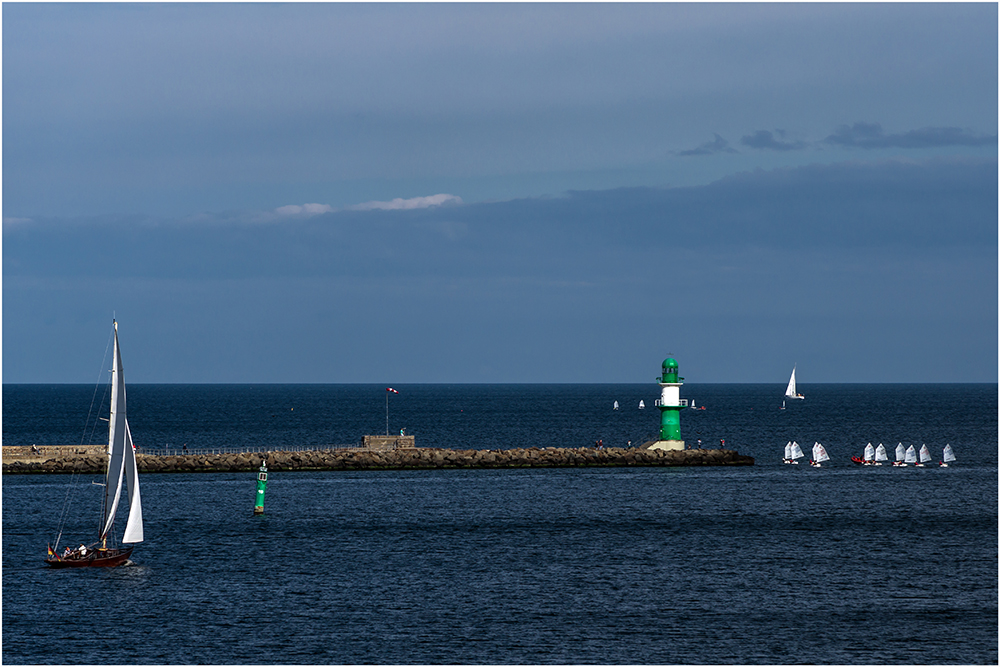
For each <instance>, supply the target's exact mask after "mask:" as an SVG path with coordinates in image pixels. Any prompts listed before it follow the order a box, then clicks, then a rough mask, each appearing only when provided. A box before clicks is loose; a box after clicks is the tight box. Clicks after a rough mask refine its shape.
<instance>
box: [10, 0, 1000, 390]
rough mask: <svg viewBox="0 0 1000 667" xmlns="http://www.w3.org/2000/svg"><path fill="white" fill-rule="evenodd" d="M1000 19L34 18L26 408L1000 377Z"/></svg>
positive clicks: (438, 10) (410, 10) (628, 14)
mask: <svg viewBox="0 0 1000 667" xmlns="http://www.w3.org/2000/svg"><path fill="white" fill-rule="evenodd" d="M997 18H998V17H997V6H996V5H995V4H985V3H984V4H885V5H877V4H776V5H762V4H735V5H730V4H684V5H675V4H638V5H624V4H610V5H609V4H584V5H573V4H555V5H547V4H488V5H485V4H470V5H464V4H434V5H424V4H402V5H395V4H318V3H315V4H314V3H309V4H295V5H289V4H164V5H158V4H103V5H96V4H83V3H80V4H76V3H74V4H30V3H28V4H5V5H4V6H3V217H4V227H3V381H4V382H93V381H94V379H95V378H96V377H97V375H98V374H99V372H100V370H101V351H102V350H103V348H104V345H105V343H106V341H107V335H108V331H109V327H110V319H111V316H112V313H114V314H116V315H117V317H118V319H119V321H120V327H121V337H122V345H123V353H124V356H125V359H126V361H125V364H126V370H127V371H128V374H129V380H130V381H132V382H387V383H390V382H394V383H405V382H645V381H652V380H653V378H654V376H655V375H656V372H657V370H658V368H659V364H660V361H662V359H663V357H664V356H666V355H667V354H668V353H670V354H673V355H675V356H676V357H677V358H678V360H679V361H680V363H681V366H682V369H683V374H684V375H685V377H686V378H687V380H688V381H689V382H775V383H783V382H784V381H786V380H787V376H788V373H789V371H790V370H791V366H792V365H793V364H798V368H799V382H800V383H801V384H802V385H803V386H806V385H807V384H808V383H809V382H921V381H947V382H962V381H970V382H995V381H996V380H997V301H998V295H997V200H998V197H997V182H998V174H997V118H998V113H997V92H998V91H997V80H998V76H997V74H998V73H997V51H998V49H997V29H996V26H997Z"/></svg>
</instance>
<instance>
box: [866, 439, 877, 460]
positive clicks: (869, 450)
mask: <svg viewBox="0 0 1000 667" xmlns="http://www.w3.org/2000/svg"><path fill="white" fill-rule="evenodd" d="M874 460H875V448H874V447H872V443H870V442H869V443H868V444H867V445H865V461H874Z"/></svg>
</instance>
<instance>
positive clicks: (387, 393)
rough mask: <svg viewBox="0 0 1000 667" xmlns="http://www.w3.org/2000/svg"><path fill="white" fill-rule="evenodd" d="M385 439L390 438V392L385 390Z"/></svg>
mask: <svg viewBox="0 0 1000 667" xmlns="http://www.w3.org/2000/svg"><path fill="white" fill-rule="evenodd" d="M385 437H387V438H388V437H389V390H388V389H386V390H385Z"/></svg>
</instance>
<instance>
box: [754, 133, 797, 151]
mask: <svg viewBox="0 0 1000 667" xmlns="http://www.w3.org/2000/svg"><path fill="white" fill-rule="evenodd" d="M776 132H777V133H778V136H779V137H780V139H776V138H775V136H774V134H773V133H772V132H770V131H769V130H757V131H756V132H754V133H753V134H750V135H746V136H744V137H743V138H741V139H740V143H741V144H743V145H744V146H746V147H748V148H758V149H762V150H772V151H798V150H802V149H803V148H806V147H807V146H808V144H807V143H806V142H804V141H783V139H784V138H785V131H784V130H776Z"/></svg>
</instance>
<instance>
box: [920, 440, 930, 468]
mask: <svg viewBox="0 0 1000 667" xmlns="http://www.w3.org/2000/svg"><path fill="white" fill-rule="evenodd" d="M930 462H931V452H930V450H929V449H927V445H920V463H918V464H917V467H918V468H923V467H924V464H925V463H930Z"/></svg>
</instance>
